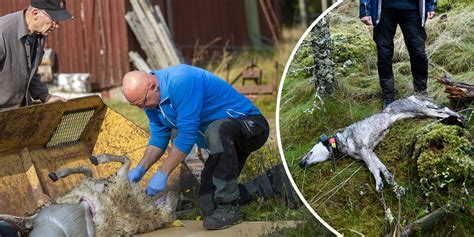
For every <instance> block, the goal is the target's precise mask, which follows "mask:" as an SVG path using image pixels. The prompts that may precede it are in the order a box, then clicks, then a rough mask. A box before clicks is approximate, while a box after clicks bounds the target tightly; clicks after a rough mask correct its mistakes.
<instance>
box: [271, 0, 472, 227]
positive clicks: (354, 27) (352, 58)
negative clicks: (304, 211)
mask: <svg viewBox="0 0 474 237" xmlns="http://www.w3.org/2000/svg"><path fill="white" fill-rule="evenodd" d="M439 6H440V9H441V11H440V12H438V14H437V17H436V18H435V19H433V20H432V21H429V22H428V25H427V26H426V31H427V34H428V40H427V54H428V56H429V60H430V65H429V78H430V80H429V83H428V88H429V89H428V91H429V94H430V96H432V97H433V100H434V102H436V103H438V104H442V105H445V106H451V107H452V108H454V106H453V105H456V103H453V102H450V101H449V99H448V98H447V96H446V94H445V93H444V92H443V90H444V88H443V87H442V86H441V85H440V84H438V83H437V82H436V81H435V79H436V78H437V77H441V76H443V75H444V74H445V73H448V74H449V75H451V76H452V77H453V78H454V79H455V80H456V81H463V82H466V83H471V84H474V73H473V71H474V70H473V69H474V58H473V55H474V38H473V37H474V14H473V13H474V4H472V2H471V1H456V2H455V1H439ZM330 24H331V34H332V39H333V43H334V55H333V61H334V63H335V68H336V79H337V81H338V87H337V90H336V92H334V93H333V94H332V95H331V96H329V97H326V98H323V99H321V100H320V99H317V98H315V94H314V93H315V87H314V85H312V84H311V83H310V82H309V81H308V80H307V79H308V78H310V77H311V74H310V70H308V68H310V67H311V66H312V63H313V61H312V57H313V56H312V55H311V48H310V47H309V46H310V43H309V42H303V44H302V47H300V48H299V50H298V51H297V53H296V57H295V58H294V59H293V61H292V62H291V64H290V68H289V70H288V74H287V75H286V79H285V82H284V87H283V91H282V99H281V105H280V126H281V127H280V132H281V140H282V145H283V149H284V153H285V158H286V161H287V163H288V166H289V168H290V172H291V173H292V176H293V178H294V180H295V182H296V184H297V186H298V187H299V189H300V191H302V193H303V195H304V196H305V198H306V200H307V201H308V202H309V203H310V205H311V206H312V207H313V208H314V210H315V211H316V212H317V213H318V214H319V215H320V216H321V217H322V218H323V219H324V220H326V222H328V223H329V224H330V225H332V226H333V227H334V228H335V229H336V230H338V231H340V232H341V233H343V234H344V235H348V236H359V235H362V234H363V235H368V236H380V235H385V234H389V233H392V232H393V231H394V230H395V229H396V226H397V225H399V226H401V227H403V226H406V225H407V224H409V223H411V222H413V221H415V220H417V219H418V218H420V217H422V216H424V215H426V214H427V213H429V212H431V211H433V210H435V209H436V208H439V207H441V206H443V205H446V204H448V203H455V204H456V206H457V208H454V209H453V211H452V212H451V213H450V214H449V215H448V216H447V217H446V218H443V219H441V220H439V221H438V222H437V223H436V225H435V228H432V229H430V230H423V231H422V232H421V235H422V236H425V235H436V236H446V235H454V236H473V235H474V221H473V213H474V211H473V210H474V197H473V195H472V194H473V192H474V187H473V182H472V170H471V171H469V169H467V170H468V171H467V173H466V172H465V173H463V175H464V176H463V175H461V177H464V180H456V181H451V182H449V184H448V185H447V186H445V187H443V188H436V189H429V188H428V187H427V186H426V185H422V184H421V183H420V176H419V174H418V168H417V158H418V156H414V155H413V150H411V148H412V146H413V144H412V140H413V137H414V136H417V135H420V134H422V133H423V131H424V130H427V129H428V130H430V129H432V126H435V125H436V126H438V125H439V121H437V120H433V119H411V120H404V121H400V122H397V123H396V124H395V125H394V126H393V127H392V128H391V130H390V132H389V133H388V135H387V136H386V137H385V139H384V140H383V141H382V142H381V144H379V146H378V147H377V148H376V150H375V153H376V154H377V155H378V156H379V158H380V160H381V161H382V162H383V163H384V164H385V165H386V166H387V168H388V169H389V171H391V172H392V174H394V175H395V179H396V181H397V183H398V184H399V185H401V186H402V187H403V188H405V193H404V194H403V195H402V196H401V198H400V199H397V195H396V194H395V192H394V191H393V190H392V187H391V186H390V185H388V184H385V188H384V189H383V190H382V191H381V192H380V193H378V192H376V191H375V183H374V180H373V177H372V176H371V174H370V172H369V171H368V169H367V168H366V166H365V164H364V163H363V162H361V161H356V160H355V159H352V158H349V157H344V158H342V159H340V160H338V161H337V163H336V169H334V166H333V163H332V162H329V161H328V162H323V163H321V164H318V165H315V166H311V167H309V168H307V169H301V168H300V167H299V165H298V163H299V161H300V159H301V158H302V156H303V155H305V154H306V153H307V152H308V151H309V150H310V149H311V148H312V146H313V145H314V144H315V143H316V142H317V140H318V139H319V136H320V135H321V134H322V133H326V134H333V133H334V132H335V131H336V130H337V129H340V128H344V127H346V126H348V125H350V124H352V123H354V122H356V121H359V120H361V119H363V118H366V117H368V116H370V115H372V114H374V113H377V112H380V110H381V106H382V100H381V93H380V88H379V84H378V79H377V78H378V77H377V68H376V50H375V44H374V43H373V41H372V32H371V29H370V28H368V27H365V26H364V25H363V24H362V23H361V22H360V21H359V19H358V3H357V2H355V1H345V2H344V3H343V4H342V5H341V6H340V7H338V9H337V10H336V11H335V12H333V13H330ZM393 66H394V72H395V78H396V88H397V90H398V98H403V97H406V96H408V95H410V94H411V93H412V91H413V89H412V85H411V84H412V77H411V72H410V67H409V58H408V54H407V51H406V48H405V46H404V44H403V36H402V35H401V34H400V29H398V32H397V35H396V37H395V55H394V65H393ZM457 105H458V106H456V107H457V109H462V111H461V113H463V114H464V115H465V117H466V119H467V123H468V127H467V130H463V131H465V132H463V134H464V137H466V139H472V134H474V118H473V117H474V116H473V115H474V111H473V109H474V105H473V104H457ZM451 132H452V131H451ZM464 144H466V143H464ZM464 146H465V145H464ZM456 149H457V148H456ZM471 149H472V148H471ZM468 150H469V149H468ZM447 152H451V151H447ZM442 153H443V154H444V152H442ZM472 154H473V153H472V150H471V151H467V150H463V151H462V155H463V156H465V157H467V158H466V159H467V160H468V161H467V163H469V162H470V163H469V164H470V165H471V166H470V167H472V162H473V161H472ZM436 157H438V156H436ZM469 172H471V173H469ZM449 180H450V179H447V180H445V181H446V182H447V181H449ZM448 186H449V187H448Z"/></svg>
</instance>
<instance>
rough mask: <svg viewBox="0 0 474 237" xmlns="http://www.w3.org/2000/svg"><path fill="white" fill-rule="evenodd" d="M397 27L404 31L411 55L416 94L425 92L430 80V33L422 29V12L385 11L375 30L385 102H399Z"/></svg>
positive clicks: (379, 71)
mask: <svg viewBox="0 0 474 237" xmlns="http://www.w3.org/2000/svg"><path fill="white" fill-rule="evenodd" d="M397 25H400V28H401V29H402V33H403V38H404V40H405V45H406V46H407V49H408V53H409V55H410V65H411V72H412V76H413V86H414V88H415V92H418V93H419V92H425V91H426V83H427V81H428V57H427V56H426V52H425V40H426V32H425V29H424V28H423V27H422V26H421V19H420V16H419V13H418V10H413V11H402V10H390V9H383V10H382V15H381V19H380V22H379V23H378V24H377V25H376V26H375V28H374V41H375V43H376V44H377V67H378V73H379V79H380V86H381V87H382V92H383V95H384V99H389V100H393V99H395V85H394V77H393V69H392V58H393V37H394V36H395V32H396V30H397Z"/></svg>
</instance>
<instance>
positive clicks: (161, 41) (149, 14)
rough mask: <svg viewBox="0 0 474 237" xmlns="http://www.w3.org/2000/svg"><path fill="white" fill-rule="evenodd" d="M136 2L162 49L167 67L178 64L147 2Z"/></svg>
mask: <svg viewBox="0 0 474 237" xmlns="http://www.w3.org/2000/svg"><path fill="white" fill-rule="evenodd" d="M138 2H139V3H140V4H141V6H142V8H143V10H144V12H145V15H146V17H147V19H148V23H149V24H150V25H151V27H152V29H153V30H154V33H155V34H156V36H157V38H158V42H157V43H158V44H160V45H161V48H162V49H163V53H164V54H165V59H166V61H167V64H168V65H167V66H173V65H176V64H178V62H177V60H176V59H177V56H176V55H175V54H173V52H172V51H171V48H170V45H169V43H168V41H167V40H166V39H167V38H166V36H165V34H166V33H164V32H163V30H162V27H161V26H160V25H161V23H158V22H157V20H156V19H155V17H154V16H153V13H152V12H151V9H150V6H149V5H148V3H147V2H145V1H144V0H138Z"/></svg>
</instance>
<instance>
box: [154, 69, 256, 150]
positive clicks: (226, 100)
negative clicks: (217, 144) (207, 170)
mask: <svg viewBox="0 0 474 237" xmlns="http://www.w3.org/2000/svg"><path fill="white" fill-rule="evenodd" d="M150 74H153V75H155V76H156V78H157V80H158V83H159V87H160V99H161V101H160V104H159V106H158V107H157V108H154V109H149V108H145V113H146V115H147V116H148V119H149V121H150V133H151V137H150V141H149V143H148V144H149V145H153V146H156V147H159V148H161V149H162V150H163V151H164V150H166V148H167V146H168V143H169V140H170V137H171V129H173V128H174V129H177V131H178V134H177V136H176V138H175V140H174V142H173V144H174V146H175V147H176V148H178V150H180V151H181V152H183V153H189V151H190V150H191V148H192V147H193V145H194V144H197V145H198V146H199V147H202V148H207V144H206V141H205V138H204V132H205V131H206V128H207V126H208V125H209V124H210V123H211V122H213V121H215V120H218V119H223V118H238V117H244V116H250V115H258V114H260V111H259V110H258V109H257V107H255V106H254V105H253V104H252V102H251V101H250V100H249V99H247V98H246V97H245V96H243V95H241V94H240V93H239V92H238V91H236V90H235V89H234V88H233V87H232V86H231V85H229V84H227V82H225V81H224V80H222V79H220V78H219V77H217V76H215V75H214V74H212V73H210V72H208V71H206V70H203V69H200V68H197V67H193V66H189V65H185V64H180V65H177V66H174V67H170V68H166V69H162V70H157V71H151V72H150Z"/></svg>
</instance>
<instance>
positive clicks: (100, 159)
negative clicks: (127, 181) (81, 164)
mask: <svg viewBox="0 0 474 237" xmlns="http://www.w3.org/2000/svg"><path fill="white" fill-rule="evenodd" d="M90 160H91V162H92V164H94V165H99V164H104V163H108V162H120V163H122V167H120V169H119V170H118V171H117V176H118V177H127V174H128V171H129V170H130V164H131V162H130V159H128V157H126V156H114V155H108V154H101V155H96V156H91V158H90Z"/></svg>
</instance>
